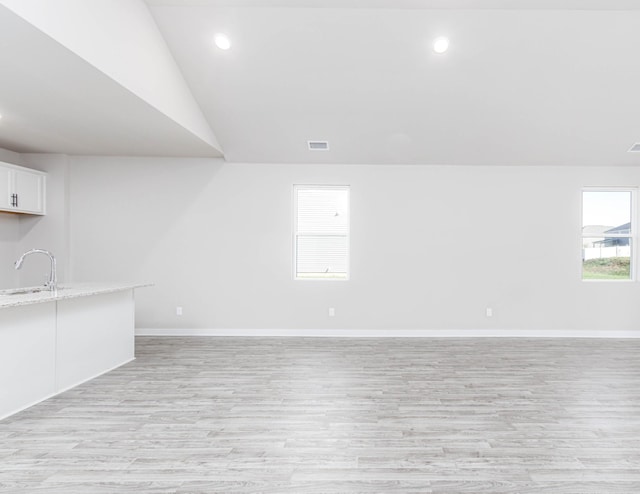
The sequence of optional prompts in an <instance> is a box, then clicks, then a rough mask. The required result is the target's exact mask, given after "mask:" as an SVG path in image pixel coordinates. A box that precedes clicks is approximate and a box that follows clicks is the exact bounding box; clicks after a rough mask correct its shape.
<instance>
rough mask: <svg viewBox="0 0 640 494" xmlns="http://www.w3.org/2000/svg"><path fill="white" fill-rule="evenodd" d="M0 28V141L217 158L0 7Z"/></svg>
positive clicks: (41, 148)
mask: <svg viewBox="0 0 640 494" xmlns="http://www.w3.org/2000/svg"><path fill="white" fill-rule="evenodd" d="M0 32H1V33H2V37H1V38H0V67H1V69H0V70H1V73H2V75H1V76H0V114H2V119H0V147H2V148H5V149H10V150H12V151H17V152H48V153H66V154H96V155H142V156H214V157H215V156H220V153H219V152H217V151H216V150H215V149H213V148H212V146H211V145H210V144H208V143H207V142H205V141H203V140H202V139H200V138H198V137H197V136H196V135H194V134H193V133H192V132H190V131H188V130H187V129H185V128H184V127H182V126H181V125H179V124H178V123H176V121H175V120H173V119H171V118H169V117H167V115H165V114H164V113H162V112H160V111H159V110H158V109H156V108H155V107H153V106H151V105H150V104H148V103H147V102H145V101H144V100H142V99H141V98H139V97H138V96H136V95H134V94H133V93H132V92H130V91H129V90H127V89H125V88H124V87H123V86H121V85H120V84H118V83H117V82H116V81H114V80H113V79H112V78H110V77H108V76H106V75H105V74H104V73H103V72H101V71H100V70H98V69H97V68H95V67H94V66H93V65H91V64H89V63H87V62H86V61H85V60H84V59H82V58H81V57H79V56H78V55H76V54H75V53H73V52H72V51H70V50H68V49H67V48H65V47H63V46H62V45H61V44H59V43H57V42H56V41H54V40H53V39H52V38H50V37H49V36H47V35H45V34H44V33H43V32H42V31H40V30H38V29H36V28H35V27H33V26H32V25H31V24H29V23H28V22H27V21H25V20H23V19H22V18H20V17H19V16H17V15H15V14H14V13H12V12H11V11H10V10H8V9H7V8H5V7H3V6H0Z"/></svg>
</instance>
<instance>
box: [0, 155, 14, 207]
mask: <svg viewBox="0 0 640 494" xmlns="http://www.w3.org/2000/svg"><path fill="white" fill-rule="evenodd" d="M12 178H13V175H12V171H11V170H10V169H9V168H4V167H2V166H0V209H14V208H13V206H12V205H11V194H13V184H12Z"/></svg>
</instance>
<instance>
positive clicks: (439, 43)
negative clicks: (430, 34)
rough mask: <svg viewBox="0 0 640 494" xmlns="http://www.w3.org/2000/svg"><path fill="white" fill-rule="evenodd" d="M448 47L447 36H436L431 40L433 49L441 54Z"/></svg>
mask: <svg viewBox="0 0 640 494" xmlns="http://www.w3.org/2000/svg"><path fill="white" fill-rule="evenodd" d="M448 49H449V38H444V37H442V36H441V37H440V38H436V39H434V40H433V51H435V52H436V53H439V54H442V53H444V52H445V51H447V50H448Z"/></svg>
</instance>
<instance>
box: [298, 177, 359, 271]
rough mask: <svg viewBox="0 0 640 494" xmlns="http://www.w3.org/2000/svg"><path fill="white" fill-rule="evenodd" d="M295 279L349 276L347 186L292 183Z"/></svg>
mask: <svg viewBox="0 0 640 494" xmlns="http://www.w3.org/2000/svg"><path fill="white" fill-rule="evenodd" d="M293 192H294V215H295V216H294V264H295V265H294V273H295V278H296V279H314V280H320V279H322V280H326V279H334V280H346V279H348V278H349V187H348V186H333V185H295V186H294V191H293Z"/></svg>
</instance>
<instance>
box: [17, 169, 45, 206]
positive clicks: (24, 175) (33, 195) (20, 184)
mask: <svg viewBox="0 0 640 494" xmlns="http://www.w3.org/2000/svg"><path fill="white" fill-rule="evenodd" d="M13 173H14V174H15V193H16V194H18V206H17V207H16V208H15V209H16V211H24V212H28V213H36V214H44V176H43V175H41V174H39V173H31V172H28V171H22V170H15V171H14V172H13Z"/></svg>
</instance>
